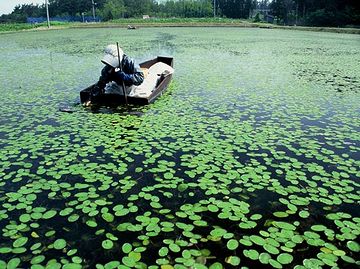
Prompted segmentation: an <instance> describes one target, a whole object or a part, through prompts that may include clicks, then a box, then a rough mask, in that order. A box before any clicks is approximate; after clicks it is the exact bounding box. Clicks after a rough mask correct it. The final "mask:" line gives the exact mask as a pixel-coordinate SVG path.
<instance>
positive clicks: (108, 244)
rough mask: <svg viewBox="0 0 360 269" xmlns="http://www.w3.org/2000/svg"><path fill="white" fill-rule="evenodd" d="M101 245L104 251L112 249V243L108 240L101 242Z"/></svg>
mask: <svg viewBox="0 0 360 269" xmlns="http://www.w3.org/2000/svg"><path fill="white" fill-rule="evenodd" d="M101 245H102V247H103V248H104V249H112V248H113V247H114V243H113V241H111V240H109V239H106V240H104V241H102V243H101Z"/></svg>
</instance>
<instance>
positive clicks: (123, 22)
mask: <svg viewBox="0 0 360 269" xmlns="http://www.w3.org/2000/svg"><path fill="white" fill-rule="evenodd" d="M128 25H131V26H134V27H249V28H267V29H288V30H301V31H318V32H332V33H346V34H360V29H358V28H331V27H303V26H283V25H275V24H270V23H254V22H252V21H250V20H234V19H226V18H225V19H224V18H152V19H147V20H143V19H135V18H134V19H118V20H112V21H108V22H101V23H79V22H76V23H64V22H51V28H52V29H59V28H103V27H105V28H107V27H109V28H116V27H128ZM43 29H47V24H46V23H40V24H27V23H18V24H0V32H10V31H21V30H43Z"/></svg>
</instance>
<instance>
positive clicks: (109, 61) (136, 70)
mask: <svg viewBox="0 0 360 269" xmlns="http://www.w3.org/2000/svg"><path fill="white" fill-rule="evenodd" d="M118 52H119V53H118ZM104 53H105V55H104V57H103V58H102V59H101V62H102V63H104V64H105V66H104V68H103V69H102V70H101V76H100V78H99V81H98V82H97V83H96V86H95V87H94V88H93V90H92V92H91V96H92V97H96V96H98V95H99V94H102V93H103V92H104V88H105V86H106V84H107V83H109V82H111V81H114V82H115V83H116V84H118V85H119V86H120V87H122V86H123V85H125V88H127V89H128V88H129V87H130V86H132V85H135V86H138V85H140V84H141V83H143V81H144V73H143V71H142V70H141V69H140V66H139V65H138V64H136V63H135V61H134V60H133V59H132V58H130V57H129V56H127V55H126V54H124V52H123V50H122V49H121V48H118V46H117V45H113V44H111V45H108V46H106V48H105V50H104ZM119 63H120V65H121V66H119ZM127 89H125V90H127ZM90 102H91V100H90Z"/></svg>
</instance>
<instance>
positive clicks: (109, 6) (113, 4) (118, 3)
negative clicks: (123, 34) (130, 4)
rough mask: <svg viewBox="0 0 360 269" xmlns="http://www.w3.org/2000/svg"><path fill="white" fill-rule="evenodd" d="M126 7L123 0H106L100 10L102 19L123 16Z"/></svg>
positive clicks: (106, 19)
mask: <svg viewBox="0 0 360 269" xmlns="http://www.w3.org/2000/svg"><path fill="white" fill-rule="evenodd" d="M125 11H126V8H125V5H124V1H123V0H107V1H106V2H105V4H104V7H103V8H102V9H101V10H100V16H101V17H102V18H103V20H105V21H108V20H113V19H120V18H123V17H124V14H125Z"/></svg>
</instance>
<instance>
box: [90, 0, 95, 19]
mask: <svg viewBox="0 0 360 269" xmlns="http://www.w3.org/2000/svg"><path fill="white" fill-rule="evenodd" d="M91 2H92V11H93V18H94V22H95V3H94V0H91Z"/></svg>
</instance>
